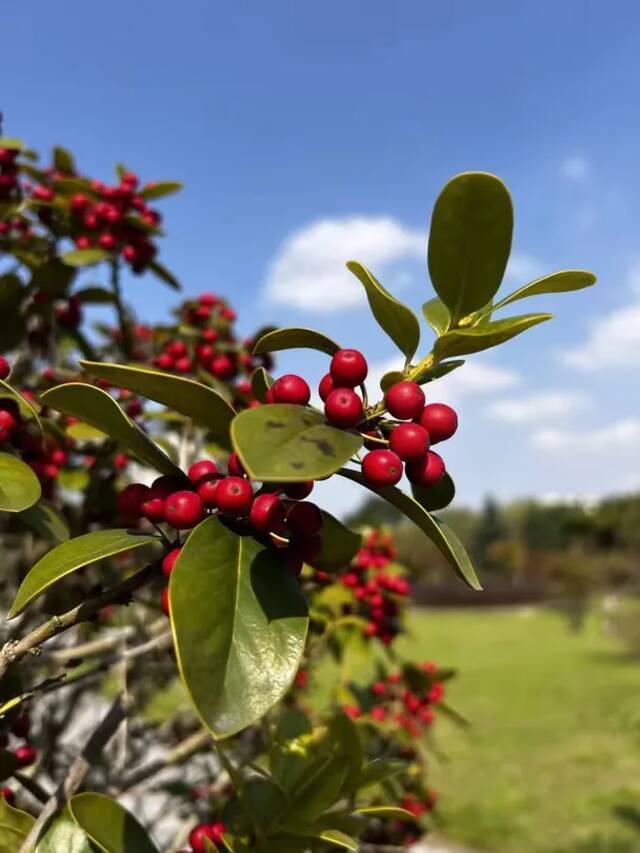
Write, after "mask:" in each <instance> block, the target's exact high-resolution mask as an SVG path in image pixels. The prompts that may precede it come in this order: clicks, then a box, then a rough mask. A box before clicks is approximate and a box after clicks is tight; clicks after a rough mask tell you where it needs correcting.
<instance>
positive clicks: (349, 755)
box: [329, 714, 364, 796]
mask: <svg viewBox="0 0 640 853" xmlns="http://www.w3.org/2000/svg"><path fill="white" fill-rule="evenodd" d="M329 737H330V738H331V743H332V745H333V750H334V752H335V753H336V755H337V756H338V758H339V759H340V761H341V762H342V763H343V764H344V766H345V767H346V771H347V772H346V774H345V777H344V780H343V782H342V787H341V789H340V793H341V796H346V795H347V794H352V793H354V792H355V791H356V789H357V787H358V781H359V779H360V776H361V774H362V764H363V761H364V749H363V746H362V741H361V739H360V734H359V732H358V727H357V726H356V724H355V723H354V722H353V720H351V719H350V718H349V717H347V715H346V714H337V715H336V716H335V717H334V718H333V719H332V720H331V721H330V723H329Z"/></svg>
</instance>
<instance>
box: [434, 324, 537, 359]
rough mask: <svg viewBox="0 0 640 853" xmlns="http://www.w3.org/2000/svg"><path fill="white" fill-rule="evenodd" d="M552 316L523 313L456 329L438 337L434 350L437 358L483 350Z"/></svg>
mask: <svg viewBox="0 0 640 853" xmlns="http://www.w3.org/2000/svg"><path fill="white" fill-rule="evenodd" d="M552 316H553V315H552V314H521V315H520V316H518V317H507V318H506V319H505V320H490V321H489V322H487V323H480V324H479V325H478V326H472V327H471V328H469V329H455V330H453V331H451V332H447V333H446V335H443V336H442V337H441V338H438V340H437V341H436V342H435V345H434V347H433V352H434V355H435V356H436V358H437V359H443V358H450V357H451V356H454V355H470V354H471V353H474V352H481V351H482V350H485V349H490V348H491V347H497V346H499V344H503V343H505V342H506V341H509V340H511V338H515V337H516V335H520V334H522V332H526V331H527V329H530V328H532V327H533V326H537V325H538V324H539V323H544V322H545V320H550V319H551V317H552Z"/></svg>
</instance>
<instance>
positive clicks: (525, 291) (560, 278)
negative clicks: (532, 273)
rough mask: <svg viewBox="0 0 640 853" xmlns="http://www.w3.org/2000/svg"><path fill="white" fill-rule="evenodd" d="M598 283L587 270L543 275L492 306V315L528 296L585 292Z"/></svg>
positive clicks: (562, 271) (561, 271)
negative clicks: (572, 291) (586, 288)
mask: <svg viewBox="0 0 640 853" xmlns="http://www.w3.org/2000/svg"><path fill="white" fill-rule="evenodd" d="M595 283H596V277H595V275H594V274H593V273H591V272H587V271H586V270H560V271H559V272H553V273H550V274H549V275H543V276H542V277H541V278H536V279H535V281H530V282H529V283H528V284H525V285H523V286H522V287H519V288H518V290H514V292H513V293H510V294H509V295H508V296H505V297H504V299H501V300H500V301H499V302H496V304H495V305H492V306H491V313H493V312H495V311H497V310H498V309H499V308H504V306H505V305H509V304H510V303H511V302H516V300H518V299H525V298H526V297H527V296H540V295H542V294H544V293H568V292H569V291H571V290H583V289H584V288H585V287H591V285H593V284H595Z"/></svg>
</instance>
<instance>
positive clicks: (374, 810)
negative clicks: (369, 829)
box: [356, 806, 416, 821]
mask: <svg viewBox="0 0 640 853" xmlns="http://www.w3.org/2000/svg"><path fill="white" fill-rule="evenodd" d="M356 814H362V815H367V816H368V817H382V818H388V819H390V820H410V821H415V819H416V816H415V815H414V814H413V813H412V812H410V811H407V809H401V808H400V807H399V806H363V807H362V808H359V809H356Z"/></svg>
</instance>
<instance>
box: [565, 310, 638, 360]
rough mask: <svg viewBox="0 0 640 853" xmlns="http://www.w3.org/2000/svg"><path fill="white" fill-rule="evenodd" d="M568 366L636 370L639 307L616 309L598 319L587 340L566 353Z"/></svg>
mask: <svg viewBox="0 0 640 853" xmlns="http://www.w3.org/2000/svg"><path fill="white" fill-rule="evenodd" d="M563 357H564V360H565V362H566V363H567V364H569V365H570V366H571V367H578V368H580V369H582V370H598V369H600V368H606V367H635V368H637V366H638V362H639V361H640V304H631V305H628V306H626V307H623V308H617V309H616V310H615V311H611V312H610V313H609V314H605V315H604V316H603V317H601V318H600V319H599V320H598V321H597V324H595V325H594V326H593V327H592V328H591V331H590V332H589V335H588V336H587V339H586V341H585V342H584V343H583V344H582V345H580V346H578V347H575V348H573V349H570V350H565V352H564V354H563Z"/></svg>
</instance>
